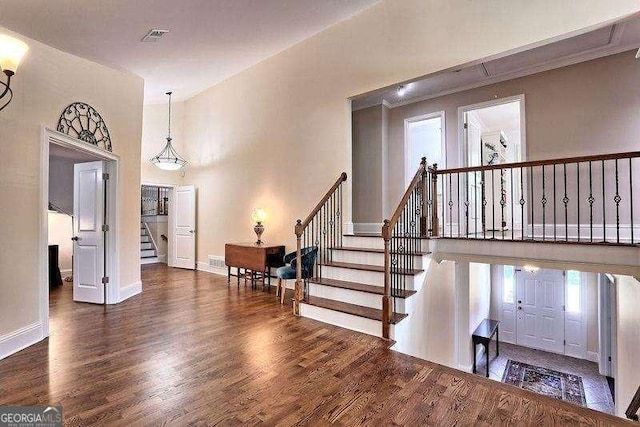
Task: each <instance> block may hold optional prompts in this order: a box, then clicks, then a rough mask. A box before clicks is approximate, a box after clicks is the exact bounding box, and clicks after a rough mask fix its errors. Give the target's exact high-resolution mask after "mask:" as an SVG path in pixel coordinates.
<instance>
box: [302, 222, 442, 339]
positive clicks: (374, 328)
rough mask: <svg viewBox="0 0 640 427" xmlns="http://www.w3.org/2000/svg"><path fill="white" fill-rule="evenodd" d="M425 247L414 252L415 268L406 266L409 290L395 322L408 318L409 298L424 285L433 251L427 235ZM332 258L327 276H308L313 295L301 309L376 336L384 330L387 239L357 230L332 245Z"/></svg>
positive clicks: (400, 298) (401, 295)
mask: <svg viewBox="0 0 640 427" xmlns="http://www.w3.org/2000/svg"><path fill="white" fill-rule="evenodd" d="M421 240H422V244H421V249H422V250H423V251H420V252H416V253H414V262H413V265H414V269H406V270H404V271H402V274H404V275H406V276H407V279H408V280H406V283H407V285H406V289H405V290H401V291H399V292H398V293H396V294H395V295H393V296H394V297H395V312H394V313H393V315H392V317H391V323H392V325H393V324H397V323H399V322H400V321H402V320H403V319H404V318H406V317H407V315H408V314H407V308H408V307H407V305H408V304H407V300H408V299H410V298H411V296H412V295H414V294H415V293H416V292H417V291H418V290H419V289H420V286H421V285H422V281H423V280H424V277H425V274H423V273H424V270H423V267H425V266H426V265H427V262H428V257H429V252H428V240H427V239H421ZM328 250H329V251H331V258H330V259H331V261H328V260H322V262H321V264H320V266H319V267H318V268H321V269H322V278H312V279H309V280H308V292H307V297H306V298H305V300H304V301H303V302H302V304H301V307H300V313H301V315H302V316H304V317H309V318H313V319H316V320H319V321H322V322H325V323H330V324H334V325H337V326H341V327H344V328H347V329H352V330H356V331H360V332H364V333H368V334H371V335H377V336H381V334H382V296H383V294H384V240H383V239H382V237H381V236H380V235H362V234H351V235H345V236H344V238H343V246H341V247H334V248H329V249H328Z"/></svg>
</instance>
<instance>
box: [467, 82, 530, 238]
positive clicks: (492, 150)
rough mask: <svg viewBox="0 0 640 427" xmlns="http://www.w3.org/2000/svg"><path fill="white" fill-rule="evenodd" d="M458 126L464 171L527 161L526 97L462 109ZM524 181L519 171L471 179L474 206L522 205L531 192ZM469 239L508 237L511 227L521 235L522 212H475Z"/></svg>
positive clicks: (471, 214)
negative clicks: (525, 193) (492, 235)
mask: <svg viewBox="0 0 640 427" xmlns="http://www.w3.org/2000/svg"><path fill="white" fill-rule="evenodd" d="M458 122H459V123H458V125H459V132H460V135H461V138H460V141H462V143H461V144H460V147H461V153H460V158H461V159H462V163H463V166H487V165H497V164H503V163H517V162H521V161H524V160H525V154H526V134H525V129H526V127H525V109H524V95H518V96H514V97H509V98H503V99H496V100H492V101H488V102H483V103H481V104H474V105H468V106H465V107H460V108H459V109H458ZM511 174H513V176H511ZM523 179H524V177H522V176H521V173H520V170H517V169H500V170H499V174H498V173H496V174H495V177H494V175H493V174H488V175H487V174H486V173H485V172H483V171H478V172H475V173H472V174H471V176H469V177H467V192H468V200H469V205H470V206H477V204H476V203H477V202H480V201H481V202H482V203H483V204H485V203H486V205H488V206H493V202H494V200H493V199H494V198H496V199H497V198H500V201H499V203H504V205H506V206H509V205H511V204H512V201H513V200H519V199H520V198H521V196H522V191H523V189H524V188H526V185H523V184H526V182H523ZM466 224H467V229H466V230H465V231H466V234H467V235H471V234H483V235H484V234H485V233H486V232H488V231H506V230H508V228H509V226H510V225H511V226H512V227H513V228H514V229H517V230H521V229H522V224H523V218H522V212H519V211H518V210H517V209H516V210H513V209H502V210H500V212H494V211H493V210H491V209H489V210H487V211H486V212H485V211H484V210H482V209H481V210H480V211H478V210H477V209H471V210H470V211H469V218H468V221H466Z"/></svg>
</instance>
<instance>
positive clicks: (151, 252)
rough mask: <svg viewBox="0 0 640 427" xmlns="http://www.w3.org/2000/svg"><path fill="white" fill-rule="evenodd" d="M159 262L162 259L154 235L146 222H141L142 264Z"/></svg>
mask: <svg viewBox="0 0 640 427" xmlns="http://www.w3.org/2000/svg"><path fill="white" fill-rule="evenodd" d="M157 262H160V260H159V259H158V249H157V248H156V245H155V242H154V241H153V236H151V234H150V233H149V230H148V229H147V227H146V226H145V224H144V222H140V264H155V263H157Z"/></svg>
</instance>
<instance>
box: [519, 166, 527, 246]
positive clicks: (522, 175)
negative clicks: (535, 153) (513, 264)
mask: <svg viewBox="0 0 640 427" xmlns="http://www.w3.org/2000/svg"><path fill="white" fill-rule="evenodd" d="M525 203H526V201H525V200H524V173H523V172H522V167H520V221H521V222H522V227H521V234H522V240H524V231H525V223H524V204H525Z"/></svg>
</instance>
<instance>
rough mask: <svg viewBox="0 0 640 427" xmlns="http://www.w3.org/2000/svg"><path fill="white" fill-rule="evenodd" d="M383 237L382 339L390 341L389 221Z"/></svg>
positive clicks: (385, 222) (386, 223)
mask: <svg viewBox="0 0 640 427" xmlns="http://www.w3.org/2000/svg"><path fill="white" fill-rule="evenodd" d="M382 237H383V238H384V295H383V296H382V337H383V338H385V339H389V335H390V334H389V331H390V327H391V252H390V250H389V243H390V240H391V229H390V226H389V220H388V219H385V220H384V225H383V226H382Z"/></svg>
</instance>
